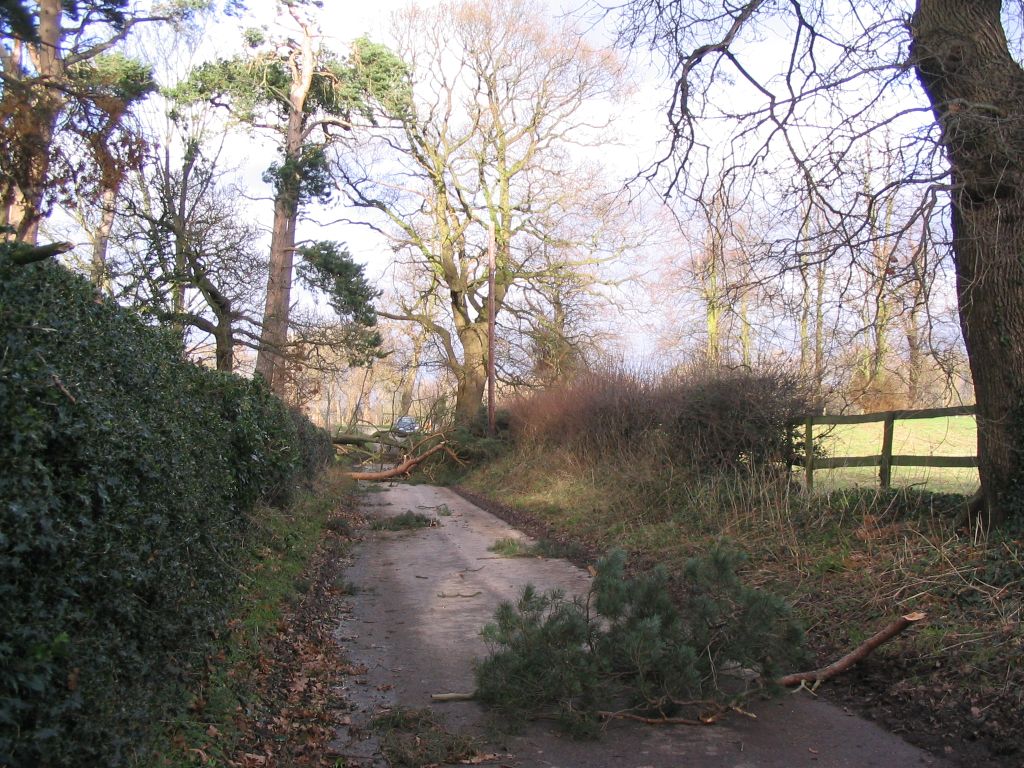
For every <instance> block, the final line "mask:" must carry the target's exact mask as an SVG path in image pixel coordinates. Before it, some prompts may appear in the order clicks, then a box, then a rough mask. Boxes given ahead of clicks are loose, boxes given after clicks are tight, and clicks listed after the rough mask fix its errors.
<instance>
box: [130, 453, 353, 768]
mask: <svg viewBox="0 0 1024 768" xmlns="http://www.w3.org/2000/svg"><path fill="white" fill-rule="evenodd" d="M353 489H354V483H352V481H350V480H348V479H346V478H344V477H342V476H341V474H340V472H338V471H335V470H330V471H328V472H327V473H326V474H325V476H324V477H323V478H321V480H320V481H319V482H318V483H317V484H316V486H315V487H313V488H311V489H309V490H307V491H304V492H301V493H300V494H299V495H298V496H297V498H296V499H295V500H294V502H293V503H292V504H291V505H290V506H289V507H288V508H286V509H274V508H270V507H266V508H262V509H260V510H258V511H257V513H256V515H255V523H256V526H255V527H256V533H255V537H254V542H253V547H252V549H251V551H252V556H251V558H250V560H249V561H248V562H245V563H242V564H240V566H239V572H238V579H239V581H238V592H239V599H238V604H237V608H236V610H235V611H234V617H233V618H232V619H231V620H230V621H229V622H228V623H227V625H226V626H225V627H224V633H223V637H222V644H221V648H220V651H219V652H218V653H217V654H216V655H215V656H213V657H211V658H209V659H208V660H207V665H206V670H205V674H204V675H203V677H202V679H201V680H200V681H198V682H197V684H196V685H195V686H194V687H193V689H192V690H191V691H190V703H189V706H188V710H187V712H186V713H185V714H183V715H182V716H181V717H179V718H178V719H177V720H176V721H174V722H173V723H169V724H168V728H167V737H166V740H165V741H164V743H162V744H159V745H158V746H157V749H156V756H155V757H154V758H153V759H152V760H150V761H148V762H146V763H144V764H145V765H152V766H169V767H170V768H185V767H186V766H189V767H191V766H200V765H203V766H214V767H215V768H216V767H218V766H229V765H240V764H245V765H248V764H249V763H239V762H238V760H237V756H238V755H239V754H245V753H246V752H248V753H249V755H250V757H252V755H253V754H254V753H256V752H259V751H260V746H261V744H260V742H261V740H262V739H263V738H265V737H266V734H267V733H269V732H270V731H271V730H272V729H271V728H269V727H267V726H266V723H265V722H264V721H272V720H274V719H275V718H276V719H277V720H279V721H282V722H279V725H282V726H285V727H286V730H287V731H289V732H290V733H291V735H290V736H289V738H297V737H300V736H301V737H302V738H309V737H311V731H312V732H314V735H315V733H319V734H320V735H321V736H324V735H326V731H327V730H329V729H327V728H325V727H324V725H323V723H320V722H317V721H320V720H322V719H323V718H324V717H327V716H328V715H327V713H326V712H325V711H320V710H325V709H326V708H327V707H328V704H329V702H327V697H326V695H324V696H317V695H316V694H317V692H318V690H319V692H320V693H324V691H323V690H322V688H323V686H326V685H327V683H328V681H329V676H328V675H325V676H324V679H323V680H321V681H315V682H312V683H310V682H309V680H310V677H311V675H309V674H304V673H303V669H304V668H306V667H307V666H308V664H307V662H308V661H309V658H312V659H314V660H315V659H316V657H317V654H319V653H320V652H319V651H317V653H310V652H309V651H310V649H311V648H313V646H315V644H316V643H317V642H318V641H317V638H315V637H313V636H312V633H311V632H310V631H307V630H308V629H309V628H308V627H304V626H303V624H302V621H303V619H302V613H303V609H304V607H307V604H316V603H321V604H322V602H323V600H324V599H325V597H326V596H327V595H328V593H329V592H330V591H331V590H332V589H333V580H332V579H331V573H330V571H331V567H330V566H331V563H332V562H333V561H336V560H337V558H339V557H340V556H341V555H343V554H344V551H345V549H346V547H347V544H346V541H347V537H348V534H349V533H350V528H349V525H348V523H347V522H346V521H345V520H344V519H343V518H341V517H339V516H338V515H340V514H343V505H344V503H345V498H346V496H347V495H348V494H349V493H350V492H351V491H352V490H353ZM313 607H314V610H313V613H314V614H319V613H320V611H321V609H320V608H317V607H316V606H315V605H314V606H313ZM309 618H310V619H311V621H312V620H313V619H315V616H310V617H309ZM314 623H315V622H314ZM310 626H312V624H311V625H310ZM306 657H309V658H306ZM321 658H322V655H321ZM305 671H306V672H307V673H309V672H311V671H312V670H310V669H305ZM289 677H291V678H296V677H297V679H300V680H305V681H306V682H304V683H303V684H302V687H301V689H299V688H296V687H295V685H293V684H292V683H290V682H289ZM296 693H298V694H301V695H302V696H307V697H308V696H309V695H312V700H311V701H309V702H307V703H308V705H309V706H308V711H307V712H306V714H307V715H309V717H306V718H305V720H303V719H302V718H289V716H288V703H289V698H290V697H292V696H293V694H296ZM318 708H319V709H318ZM283 721H287V722H286V723H285V722H283ZM274 746H275V749H276V750H277V751H278V752H280V751H281V748H282V745H281V744H280V743H277V744H275V745H274ZM252 764H253V765H256V764H259V765H273V764H284V763H276V762H273V761H271V762H259V763H257V762H253V763H252ZM288 764H295V765H298V764H303V765H320V764H321V763H319V762H301V761H297V762H294V763H288ZM324 764H331V765H333V762H331V763H324Z"/></svg>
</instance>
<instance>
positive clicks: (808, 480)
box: [804, 416, 814, 493]
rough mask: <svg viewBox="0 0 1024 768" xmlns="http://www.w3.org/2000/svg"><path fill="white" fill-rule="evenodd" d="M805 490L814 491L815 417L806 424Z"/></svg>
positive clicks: (810, 417)
mask: <svg viewBox="0 0 1024 768" xmlns="http://www.w3.org/2000/svg"><path fill="white" fill-rule="evenodd" d="M804 490H805V491H807V492H808V493H810V492H811V491H813V490H814V417H813V416H808V417H807V420H806V421H805V422H804Z"/></svg>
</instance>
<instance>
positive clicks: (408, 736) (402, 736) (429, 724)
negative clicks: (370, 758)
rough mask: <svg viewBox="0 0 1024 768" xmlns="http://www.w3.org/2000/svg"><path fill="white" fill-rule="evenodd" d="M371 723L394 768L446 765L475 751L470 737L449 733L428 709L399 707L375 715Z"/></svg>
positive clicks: (424, 767) (458, 760)
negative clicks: (377, 715)
mask: <svg viewBox="0 0 1024 768" xmlns="http://www.w3.org/2000/svg"><path fill="white" fill-rule="evenodd" d="M372 726H373V729H374V731H376V732H377V734H378V736H379V737H380V746H381V751H382V752H383V753H384V755H385V757H387V759H388V762H389V763H390V764H391V765H392V766H394V768H426V766H435V765H441V764H442V763H443V764H445V765H449V764H452V763H458V762H461V761H463V760H468V759H470V758H472V757H473V756H474V755H475V754H476V743H475V742H474V741H473V739H471V738H469V737H468V736H463V735H462V734H458V733H450V732H449V731H448V730H447V729H445V727H444V725H443V724H442V723H441V721H440V720H438V718H437V717H436V716H435V715H434V713H433V712H431V711H430V710H429V709H404V708H401V707H399V708H396V709H393V710H391V711H390V712H386V713H384V714H382V715H380V716H379V717H377V718H376V719H375V720H374V721H373V723H372Z"/></svg>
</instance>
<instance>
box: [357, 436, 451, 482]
mask: <svg viewBox="0 0 1024 768" xmlns="http://www.w3.org/2000/svg"><path fill="white" fill-rule="evenodd" d="M440 451H444V452H445V453H447V454H448V455H449V456H451V457H452V458H453V459H455V460H456V461H458V462H459V463H460V464H461V463H462V461H461V460H460V459H459V457H458V456H456V455H455V451H453V450H452V449H451V448H449V447H448V446H447V445H446V444H445V443H439V444H438V445H435V446H434V447H433V448H431V449H430V450H428V451H424V452H423V453H421V454H420V455H419V456H410V457H409V458H407V459H405V461H403V462H402V463H401V464H398V465H397V466H395V467H392V468H391V469H385V470H383V471H382V472H346V473H345V474H346V475H347V476H348V477H351V478H352V479H353V480H391V479H392V478H395V477H400V476H401V475H405V474H408V473H409V472H411V471H412V470H413V469H414V468H415V467H416V465H417V464H419V463H420V462H421V461H423V460H424V459H426V458H428V457H430V456H433V455H434V454H435V453H439V452H440Z"/></svg>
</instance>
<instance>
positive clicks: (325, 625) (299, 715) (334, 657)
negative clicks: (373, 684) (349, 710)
mask: <svg viewBox="0 0 1024 768" xmlns="http://www.w3.org/2000/svg"><path fill="white" fill-rule="evenodd" d="M332 538H334V534H328V536H327V539H326V541H325V544H324V545H322V546H321V548H320V550H319V551H318V552H317V554H316V555H314V558H313V560H312V562H311V564H310V566H309V568H308V570H307V574H306V575H307V577H308V579H309V582H310V584H311V587H310V589H309V590H308V592H306V594H305V595H303V596H302V600H301V602H300V603H299V604H298V605H296V606H294V607H293V608H291V609H290V610H289V611H288V612H287V614H286V616H285V618H284V620H282V621H280V622H278V624H277V626H276V634H275V635H274V636H273V637H271V638H268V639H267V640H266V641H265V642H264V645H263V649H262V652H261V653H260V654H259V655H258V656H257V658H256V659H255V660H254V661H253V663H252V664H251V665H249V666H247V667H245V668H235V669H233V670H231V671H230V672H229V673H228V674H229V676H234V677H236V679H237V680H238V683H239V686H240V687H241V688H244V689H245V690H246V691H247V692H248V693H249V696H247V697H246V704H245V706H242V705H239V707H238V711H237V714H236V715H235V718H234V722H233V724H232V725H233V728H232V729H231V730H232V731H233V733H230V734H225V733H221V729H218V728H217V727H216V726H214V725H210V726H209V728H207V729H206V733H205V736H206V739H207V740H206V741H205V743H202V744H198V745H197V744H195V743H193V744H189V745H187V746H186V745H185V744H180V746H181V747H182V748H184V749H185V750H186V751H187V752H188V753H189V754H190V755H191V757H192V759H193V762H194V763H196V764H199V765H208V764H214V763H216V764H219V765H228V766H231V768H285V767H286V766H287V767H289V768H290V767H292V766H295V767H296V768H327V767H328V766H335V765H337V760H338V756H337V755H336V754H334V753H332V750H331V744H332V742H333V741H334V740H335V738H336V736H337V730H338V728H339V727H340V726H343V725H347V724H349V722H350V720H349V718H348V716H347V714H346V712H345V707H346V705H345V702H344V701H343V700H342V699H341V698H340V696H339V695H338V693H337V690H338V689H339V688H340V686H341V683H342V680H343V679H344V678H345V676H347V675H352V674H357V673H359V672H360V671H363V670H361V669H360V668H358V667H353V666H352V665H350V664H348V663H347V662H346V660H345V659H344V658H342V656H341V649H340V647H339V646H338V644H337V643H336V642H335V641H334V639H333V637H332V636H331V626H332V621H331V617H334V616H337V614H338V613H339V611H340V610H341V609H340V606H339V600H340V598H341V594H340V591H339V590H338V589H337V588H336V587H334V586H333V584H334V577H335V576H336V574H337V571H338V568H340V567H341V564H340V562H339V559H340V556H339V547H338V546H337V545H336V542H332V541H331V539H332ZM215 755H216V760H215V759H214V756H215Z"/></svg>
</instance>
